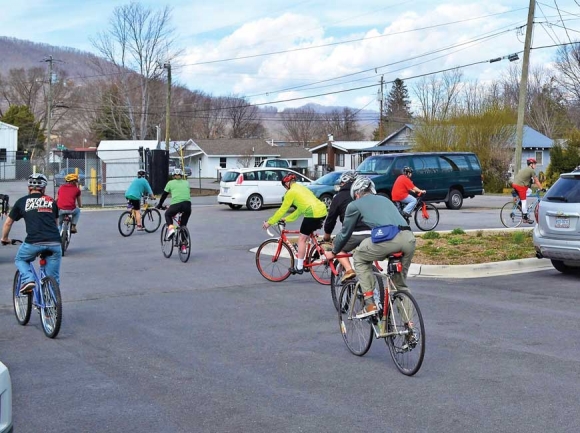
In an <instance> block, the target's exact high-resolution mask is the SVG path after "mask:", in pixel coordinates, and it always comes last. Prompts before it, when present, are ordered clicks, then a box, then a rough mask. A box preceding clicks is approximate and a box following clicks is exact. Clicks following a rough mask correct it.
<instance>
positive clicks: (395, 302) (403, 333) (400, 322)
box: [385, 290, 425, 376]
mask: <svg viewBox="0 0 580 433" xmlns="http://www.w3.org/2000/svg"><path fill="white" fill-rule="evenodd" d="M389 298H390V305H389V311H388V315H387V332H388V333H395V332H396V334H393V335H390V336H388V337H386V338H385V342H386V343H387V346H388V347H389V353H390V354H391V358H393V362H394V363H395V366H396V367H397V369H398V370H399V371H400V372H401V373H403V374H404V375H406V376H413V375H414V374H415V373H417V372H418V371H419V369H420V368H421V365H422V364H423V358H424V357H425V325H424V323H423V316H422V315H421V310H420V309H419V304H417V301H416V300H415V298H414V297H413V295H411V294H410V293H409V292H408V291H406V290H396V291H392V292H390V293H389ZM411 309H412V311H410V310H411ZM408 323H412V324H413V326H412V328H411V329H410V330H409V327H408V325H407V324H408ZM410 331H411V332H410Z"/></svg>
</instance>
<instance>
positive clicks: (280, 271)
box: [256, 239, 294, 283]
mask: <svg viewBox="0 0 580 433" xmlns="http://www.w3.org/2000/svg"><path fill="white" fill-rule="evenodd" d="M278 245H280V247H278ZM256 267H257V268H258V272H260V274H261V275H262V276H263V277H264V278H265V279H267V280H268V281H273V282H275V283H278V282H280V281H284V280H285V279H286V278H288V277H289V276H290V270H289V268H293V267H294V252H293V251H292V249H291V248H290V247H289V246H288V245H286V244H285V243H283V242H282V243H281V244H279V241H278V239H266V240H265V241H264V242H262V244H261V245H260V246H259V247H258V250H257V251H256Z"/></svg>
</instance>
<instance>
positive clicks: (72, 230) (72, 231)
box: [70, 224, 77, 233]
mask: <svg viewBox="0 0 580 433" xmlns="http://www.w3.org/2000/svg"><path fill="white" fill-rule="evenodd" d="M70 232H71V233H77V226H75V225H74V224H71V226H70Z"/></svg>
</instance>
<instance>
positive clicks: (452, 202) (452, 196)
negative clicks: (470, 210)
mask: <svg viewBox="0 0 580 433" xmlns="http://www.w3.org/2000/svg"><path fill="white" fill-rule="evenodd" d="M445 206H446V207H447V209H453V210H458V209H461V206H463V194H461V192H460V191H458V190H456V189H452V190H451V191H450V192H449V199H448V200H447V201H446V202H445Z"/></svg>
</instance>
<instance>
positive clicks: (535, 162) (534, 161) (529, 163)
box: [526, 158, 538, 165]
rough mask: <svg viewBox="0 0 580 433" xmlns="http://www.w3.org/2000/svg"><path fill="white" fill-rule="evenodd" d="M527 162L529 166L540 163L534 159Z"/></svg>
mask: <svg viewBox="0 0 580 433" xmlns="http://www.w3.org/2000/svg"><path fill="white" fill-rule="evenodd" d="M526 162H527V163H528V165H532V164H537V163H538V162H537V161H536V160H535V159H534V158H528V159H527V160H526Z"/></svg>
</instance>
